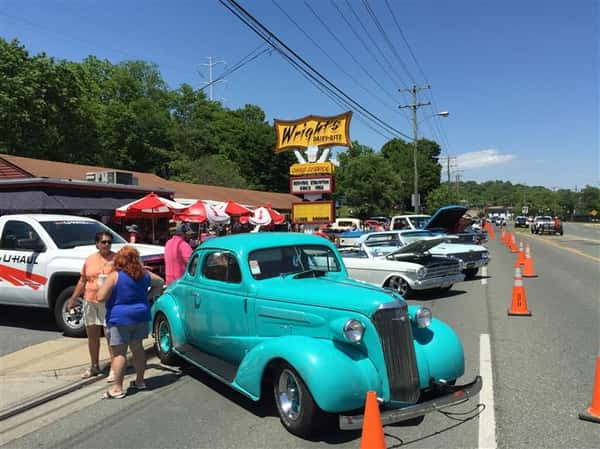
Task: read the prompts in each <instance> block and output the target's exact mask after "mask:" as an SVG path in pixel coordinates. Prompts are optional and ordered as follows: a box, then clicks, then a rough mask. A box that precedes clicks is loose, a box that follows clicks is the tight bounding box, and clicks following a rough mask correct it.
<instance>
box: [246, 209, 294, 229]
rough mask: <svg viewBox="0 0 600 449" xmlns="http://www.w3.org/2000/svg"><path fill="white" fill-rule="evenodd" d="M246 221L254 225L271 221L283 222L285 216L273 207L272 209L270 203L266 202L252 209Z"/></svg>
mask: <svg viewBox="0 0 600 449" xmlns="http://www.w3.org/2000/svg"><path fill="white" fill-rule="evenodd" d="M248 221H249V222H250V223H251V224H253V225H255V226H256V225H269V224H271V223H273V224H281V223H283V222H285V217H284V216H283V215H281V214H280V213H279V212H277V211H276V210H275V209H272V208H271V205H270V204H266V205H264V206H260V207H257V208H256V209H254V213H253V214H252V216H251V217H250V218H249V219H248Z"/></svg>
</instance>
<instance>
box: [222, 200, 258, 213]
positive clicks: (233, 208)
mask: <svg viewBox="0 0 600 449" xmlns="http://www.w3.org/2000/svg"><path fill="white" fill-rule="evenodd" d="M223 210H224V211H225V213H227V214H229V215H239V216H245V215H252V211H251V210H250V209H248V208H247V207H244V206H242V205H241V204H239V203H236V202H235V201H231V200H229V201H227V203H226V204H225V207H224V208H223Z"/></svg>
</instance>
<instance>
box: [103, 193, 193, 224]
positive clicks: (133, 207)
mask: <svg viewBox="0 0 600 449" xmlns="http://www.w3.org/2000/svg"><path fill="white" fill-rule="evenodd" d="M183 208H185V206H184V205H183V204H179V203H177V202H175V201H171V200H168V199H166V198H163V197H161V196H158V195H157V194H156V193H154V192H152V193H149V194H148V195H146V196H144V197H142V198H140V199H139V200H135V201H132V202H131V203H127V204H125V205H123V206H121V207H118V208H117V209H116V210H115V217H125V218H165V217H166V218H168V217H170V216H171V215H172V214H173V213H174V212H176V211H178V210H181V209H183Z"/></svg>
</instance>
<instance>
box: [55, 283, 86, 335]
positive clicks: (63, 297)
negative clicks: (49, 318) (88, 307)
mask: <svg viewBox="0 0 600 449" xmlns="http://www.w3.org/2000/svg"><path fill="white" fill-rule="evenodd" d="M74 290H75V286H74V285H71V286H70V287H67V288H65V289H64V290H63V291H62V292H60V295H58V298H56V303H55V304H54V320H55V321H56V325H57V326H58V328H59V329H60V330H61V331H62V332H63V333H64V334H65V335H66V336H67V337H78V338H80V337H85V336H86V332H85V325H84V324H83V298H77V306H75V309H74V311H75V313H73V314H71V313H69V310H68V307H67V306H68V303H69V298H70V297H71V295H72V294H73V291H74Z"/></svg>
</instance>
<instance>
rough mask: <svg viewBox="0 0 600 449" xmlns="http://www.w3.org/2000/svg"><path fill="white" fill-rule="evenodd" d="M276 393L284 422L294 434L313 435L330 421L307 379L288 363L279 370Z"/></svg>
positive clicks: (274, 379)
mask: <svg viewBox="0 0 600 449" xmlns="http://www.w3.org/2000/svg"><path fill="white" fill-rule="evenodd" d="M273 394H274V396H275V405H276V406H277V412H278V413H279V418H280V420H281V424H283V427H285V428H286V430H288V431H289V432H290V433H293V434H294V435H298V436H300V437H302V438H310V437H312V436H315V435H316V434H317V433H319V432H320V431H321V430H322V428H323V423H326V422H328V421H329V420H328V419H327V418H328V414H327V413H325V412H324V411H323V410H321V409H320V408H319V406H318V405H317V404H316V402H315V400H314V399H313V397H312V395H311V394H310V391H309V390H308V388H307V387H306V384H305V383H304V380H302V378H301V377H300V375H299V374H298V373H297V372H296V370H295V369H294V368H292V367H291V366H290V365H288V364H287V363H282V364H281V365H280V366H279V368H278V369H277V370H276V373H275V376H274V378H273Z"/></svg>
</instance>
